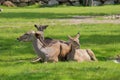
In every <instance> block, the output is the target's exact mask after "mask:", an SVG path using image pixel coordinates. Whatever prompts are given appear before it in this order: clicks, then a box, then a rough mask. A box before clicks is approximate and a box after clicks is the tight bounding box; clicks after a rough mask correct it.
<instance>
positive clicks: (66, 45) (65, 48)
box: [35, 25, 80, 61]
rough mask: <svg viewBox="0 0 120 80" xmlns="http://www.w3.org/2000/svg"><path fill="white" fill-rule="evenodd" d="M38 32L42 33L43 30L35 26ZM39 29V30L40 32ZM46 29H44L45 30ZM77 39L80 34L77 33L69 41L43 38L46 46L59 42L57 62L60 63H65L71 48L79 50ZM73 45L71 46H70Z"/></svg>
mask: <svg viewBox="0 0 120 80" xmlns="http://www.w3.org/2000/svg"><path fill="white" fill-rule="evenodd" d="M35 27H36V28H37V30H38V31H40V32H42V33H43V31H42V30H43V29H41V27H42V26H39V25H35ZM40 29H41V30H40ZM45 29H46V28H45ZM79 37H80V34H79V33H78V34H77V35H76V36H75V37H70V36H69V41H67V42H66V41H63V40H55V39H51V38H45V39H44V41H45V42H46V44H49V43H52V42H54V41H59V42H60V45H61V47H60V54H59V60H60V61H65V60H66V59H67V54H68V53H70V52H71V51H72V48H79V47H80V43H79ZM71 44H73V45H71Z"/></svg>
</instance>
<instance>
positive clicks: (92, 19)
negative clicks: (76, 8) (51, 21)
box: [57, 16, 120, 24]
mask: <svg viewBox="0 0 120 80" xmlns="http://www.w3.org/2000/svg"><path fill="white" fill-rule="evenodd" d="M97 18H101V19H99V20H98V19H97ZM57 20H58V21H61V22H66V24H81V23H88V24H97V23H112V24H120V16H114V18H113V16H74V17H73V18H69V19H57Z"/></svg>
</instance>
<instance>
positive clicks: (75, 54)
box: [67, 37, 97, 62]
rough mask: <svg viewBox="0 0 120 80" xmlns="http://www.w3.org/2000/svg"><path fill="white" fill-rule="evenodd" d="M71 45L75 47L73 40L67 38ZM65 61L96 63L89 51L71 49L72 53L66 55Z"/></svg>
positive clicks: (91, 52)
mask: <svg viewBox="0 0 120 80" xmlns="http://www.w3.org/2000/svg"><path fill="white" fill-rule="evenodd" d="M69 39H70V41H71V43H72V45H75V44H74V43H73V42H74V41H73V39H71V37H69ZM67 60H68V61H70V60H74V61H77V62H83V61H97V59H96V57H95V55H94V53H93V51H92V50H91V49H76V48H74V47H73V48H72V51H71V52H70V53H69V54H68V55H67Z"/></svg>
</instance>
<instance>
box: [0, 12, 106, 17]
mask: <svg viewBox="0 0 120 80" xmlns="http://www.w3.org/2000/svg"><path fill="white" fill-rule="evenodd" d="M82 15H86V16H87V15H88V16H97V15H99V16H103V15H107V14H105V13H49V12H48V13H45V12H44V13H37V12H19V13H15V12H8V13H1V14H0V18H11V19H12V18H25V19H36V18H37V19H41V18H47V19H59V18H65V19H66V18H68V19H69V18H71V17H73V16H82ZM76 19H77V18H76Z"/></svg>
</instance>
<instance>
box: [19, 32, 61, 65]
mask: <svg viewBox="0 0 120 80" xmlns="http://www.w3.org/2000/svg"><path fill="white" fill-rule="evenodd" d="M17 40H19V41H23V42H28V41H31V42H32V44H33V48H34V50H35V52H36V53H37V55H38V57H39V58H38V60H41V61H43V62H45V63H47V62H58V55H59V54H60V42H59V41H53V42H52V43H50V44H49V45H46V43H45V42H44V40H43V36H42V34H41V32H39V31H37V32H35V31H29V32H27V33H25V34H23V35H22V36H20V37H19V38H17Z"/></svg>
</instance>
